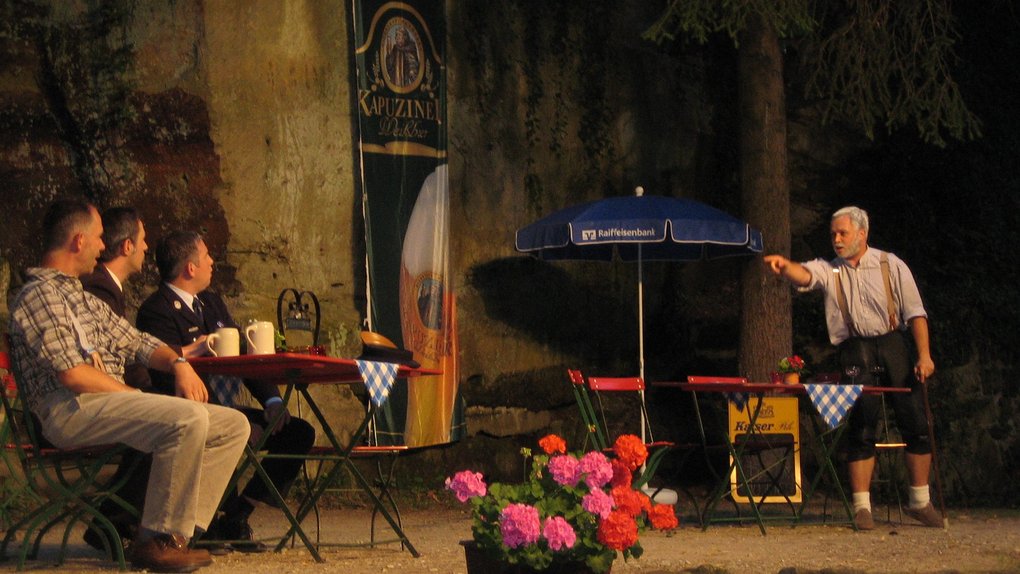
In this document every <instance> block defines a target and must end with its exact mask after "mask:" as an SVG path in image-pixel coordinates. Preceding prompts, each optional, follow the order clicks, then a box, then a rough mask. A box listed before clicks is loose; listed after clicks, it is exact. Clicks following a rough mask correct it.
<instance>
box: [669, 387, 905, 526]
mask: <svg viewBox="0 0 1020 574" xmlns="http://www.w3.org/2000/svg"><path fill="white" fill-rule="evenodd" d="M652 385H653V386H655V387H665V388H676V389H679V390H682V391H687V392H690V393H692V394H694V400H695V403H697V393H699V392H705V393H721V394H724V395H726V396H727V397H728V398H740V399H743V400H745V401H746V404H747V408H748V427H747V428H748V435H752V436H753V435H759V436H760V435H761V433H760V432H759V431H760V429H759V427H758V425H757V419H758V416H759V415H760V411H761V405H762V404H763V401H762V400H761V399H762V398H764V397H765V396H766V395H770V394H777V395H795V396H805V397H806V396H807V394H808V390H807V387H806V386H805V385H803V384H785V383H747V382H712V381H710V380H706V382H656V383H652ZM909 392H910V389H909V388H893V387H869V386H865V387H863V388H862V389H861V393H862V394H884V393H909ZM751 405H755V406H754V407H752V406H751ZM812 420H813V421H815V425H816V427H815V428H816V436H815V450H816V452H817V453H818V461H819V464H820V465H821V467H822V468H821V469H820V470H819V472H818V473H817V474H816V475H815V476H814V478H813V479H812V481H811V484H810V486H809V487H808V488H806V489H803V492H802V502H801V505H800V508H799V509H796V510H795V513H794V515H793V516H792V517H791V518H790V519H792V520H793V521H794V522H799V521H800V520H801V518H802V517H803V515H804V509H805V508H806V507H807V504H808V502H809V500H810V498H811V495H812V494H813V493H814V491H815V489H816V488H817V487H818V485H819V484H820V482H821V480H822V478H823V477H828V478H829V480H830V481H831V482H832V485H833V487H834V488H835V489H836V490H837V492H838V493H839V496H840V498H841V500H842V502H843V506H844V509H845V510H846V513H847V517H848V519H849V522H850V523H853V511H852V509H851V507H850V502H849V500H848V499H847V496H846V493H845V492H844V491H843V487H842V484H841V482H840V480H839V474H838V473H837V472H836V467H835V465H834V464H833V462H832V457H833V455H834V454H835V451H836V447H837V444H838V442H839V438H840V436H842V434H843V431H844V430H845V428H846V424H845V420H846V419H845V418H844V419H843V421H844V422H843V423H842V424H838V425H836V426H835V427H834V428H830V429H828V430H825V429H823V428H821V427H820V425H819V423H818V421H817V418H815V417H812ZM698 424H699V425H700V426H701V427H702V428H701V431H702V435H703V436H704V430H703V429H704V426H703V422H702V421H701V418H700V413H699V417H698ZM725 438H726V443H727V447H728V449H729V451H730V457H731V461H730V466H729V470H727V472H726V473H725V474H724V475H722V477H721V480H720V482H719V484H718V485H717V486H716V488H715V489H714V490H713V493H712V496H711V498H710V501H709V503H708V504H707V506H706V508H705V516H706V520H705V521H704V525H703V527H704V528H708V524H709V522H711V521H716V522H718V521H725V519H714V520H713V519H710V518H709V516H710V514H711V512H712V510H714V508H715V505H716V504H718V503H719V501H720V500H721V499H722V498H723V496H724V495H725V493H726V492H727V491H728V490H729V488H730V476H731V474H733V473H734V472H735V473H736V475H737V480H738V481H739V482H740V483H741V484H742V485H743V487H744V488H745V489H746V490H747V492H750V491H751V487H750V481H749V479H748V477H747V476H746V475H745V473H744V470H743V468H742V466H741V465H740V457H741V455H742V454H743V451H744V447H743V445H742V444H735V443H734V441H732V440H730V438H729V433H725ZM749 438H750V437H749ZM748 442H750V441H748ZM748 502H749V506H750V507H751V513H752V514H753V516H754V519H755V522H756V523H757V524H758V528H759V530H761V533H762V534H765V519H766V517H764V516H762V514H761V511H760V510H759V508H758V506H759V505H758V504H757V503H756V502H755V500H754V497H749V499H748ZM784 519H787V518H784ZM787 520H789V519H787Z"/></svg>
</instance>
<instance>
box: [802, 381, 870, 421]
mask: <svg viewBox="0 0 1020 574" xmlns="http://www.w3.org/2000/svg"><path fill="white" fill-rule="evenodd" d="M862 388H863V385H804V389H805V390H806V391H807V394H808V396H809V397H811V404H813V405H815V409H816V410H817V411H818V414H820V415H822V418H823V419H825V422H826V423H827V424H828V425H829V428H836V427H838V426H839V423H840V422H842V421H843V417H845V416H846V414H847V413H848V412H850V409H851V408H853V406H854V403H856V402H857V398H858V397H860V396H861V389H862Z"/></svg>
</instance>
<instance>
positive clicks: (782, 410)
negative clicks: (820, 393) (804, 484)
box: [729, 396, 801, 503]
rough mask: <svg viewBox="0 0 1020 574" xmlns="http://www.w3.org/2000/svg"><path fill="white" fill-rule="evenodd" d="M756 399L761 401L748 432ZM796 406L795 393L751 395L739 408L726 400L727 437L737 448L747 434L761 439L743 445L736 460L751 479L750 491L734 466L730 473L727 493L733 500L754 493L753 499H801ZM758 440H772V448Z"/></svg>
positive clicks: (766, 441)
mask: <svg viewBox="0 0 1020 574" xmlns="http://www.w3.org/2000/svg"><path fill="white" fill-rule="evenodd" d="M759 400H761V401H763V403H762V405H761V411H760V412H759V413H758V418H757V419H756V420H755V422H754V425H755V428H754V429H753V431H754V432H753V433H752V432H751V431H752V429H750V428H749V426H750V421H749V418H750V416H749V413H753V412H754V411H755V409H756V408H758V401H759ZM797 407H798V402H797V397H764V398H761V399H759V398H757V397H753V396H752V397H750V398H749V399H748V401H747V404H746V405H744V408H743V409H738V408H737V407H736V405H734V404H733V402H729V433H730V440H731V441H732V442H733V443H734V444H735V445H738V446H737V448H739V444H740V443H741V442H742V441H745V440H749V437H750V438H754V437H756V435H757V437H759V438H761V439H763V440H754V445H755V448H747V449H746V450H745V452H744V453H743V456H742V457H741V461H740V462H741V465H742V466H743V469H744V474H745V475H746V476H747V477H748V481H749V482H750V483H751V484H750V486H751V488H750V490H751V492H750V493H748V491H747V488H746V487H745V486H744V485H743V484H740V482H739V481H738V480H737V471H736V469H734V470H733V471H732V472H731V474H730V494H731V496H732V497H733V500H735V501H736V502H743V503H746V502H749V501H748V495H749V494H750V495H753V496H754V500H755V502H766V503H768V502H787V499H789V501H790V502H800V501H801V478H800V413H799V411H798V410H797ZM762 443H768V444H774V445H775V448H762V446H763V445H762ZM731 462H732V461H731ZM762 496H764V499H763V498H762Z"/></svg>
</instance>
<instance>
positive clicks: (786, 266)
mask: <svg viewBox="0 0 1020 574" xmlns="http://www.w3.org/2000/svg"><path fill="white" fill-rule="evenodd" d="M765 265H767V266H768V268H769V269H770V270H772V272H773V273H775V274H776V275H779V276H781V277H783V278H784V279H786V280H787V281H789V282H790V283H793V284H794V285H796V286H797V287H807V286H808V284H810V283H811V273H810V272H808V270H807V269H805V268H804V266H803V265H801V264H800V263H796V262H793V261H790V260H789V259H787V258H785V257H783V256H782V255H766V256H765Z"/></svg>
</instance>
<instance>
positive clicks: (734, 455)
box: [695, 395, 765, 535]
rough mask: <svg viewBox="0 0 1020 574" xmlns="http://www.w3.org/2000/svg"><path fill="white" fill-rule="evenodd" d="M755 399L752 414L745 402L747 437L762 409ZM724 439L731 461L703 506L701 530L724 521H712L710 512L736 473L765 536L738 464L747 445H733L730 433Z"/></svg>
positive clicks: (763, 523) (753, 432)
mask: <svg viewBox="0 0 1020 574" xmlns="http://www.w3.org/2000/svg"><path fill="white" fill-rule="evenodd" d="M755 399H756V400H757V405H756V407H755V408H754V411H753V412H751V406H750V405H751V401H750V400H749V401H748V402H747V405H745V407H746V408H747V409H748V433H747V434H749V435H753V434H755V430H754V429H755V423H756V422H757V420H758V415H759V414H761V407H762V404H763V402H764V401H763V400H762V396H761V395H756V396H755ZM695 400H697V399H696V398H695ZM698 417H699V420H700V413H699V414H698ZM725 437H726V446H727V449H728V450H729V452H730V458H731V459H732V460H731V461H730V465H729V468H728V469H727V470H726V473H725V474H724V475H723V477H722V479H721V480H720V481H719V483H718V485H717V486H716V488H715V490H714V491H713V492H712V496H711V498H710V499H709V503H708V505H706V506H705V512H704V520H703V521H702V530H708V525H709V523H711V522H713V521H715V522H721V521H724V520H720V519H714V520H713V519H712V517H711V514H712V511H713V510H715V507H716V505H717V504H718V503H719V501H721V500H722V498H723V496H725V495H726V491H728V490H729V489H730V476H731V475H732V474H733V473H734V472H736V473H737V481H738V482H739V483H741V484H743V485H744V488H746V489H747V492H748V498H747V500H748V504H749V505H750V506H751V513H752V514H753V515H754V519H755V522H757V523H758V529H759V530H761V533H762V535H764V534H765V521H764V520H763V518H762V516H761V511H760V510H759V509H758V504H757V503H755V501H754V496H753V495H752V493H751V483H750V480H748V478H747V476H746V475H745V474H744V467H743V465H741V464H740V458H741V456H743V454H744V447H745V445H746V444H747V443H746V442H744V443H741V444H739V445H734V444H733V441H732V440H731V439H730V433H729V432H726V433H725Z"/></svg>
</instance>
